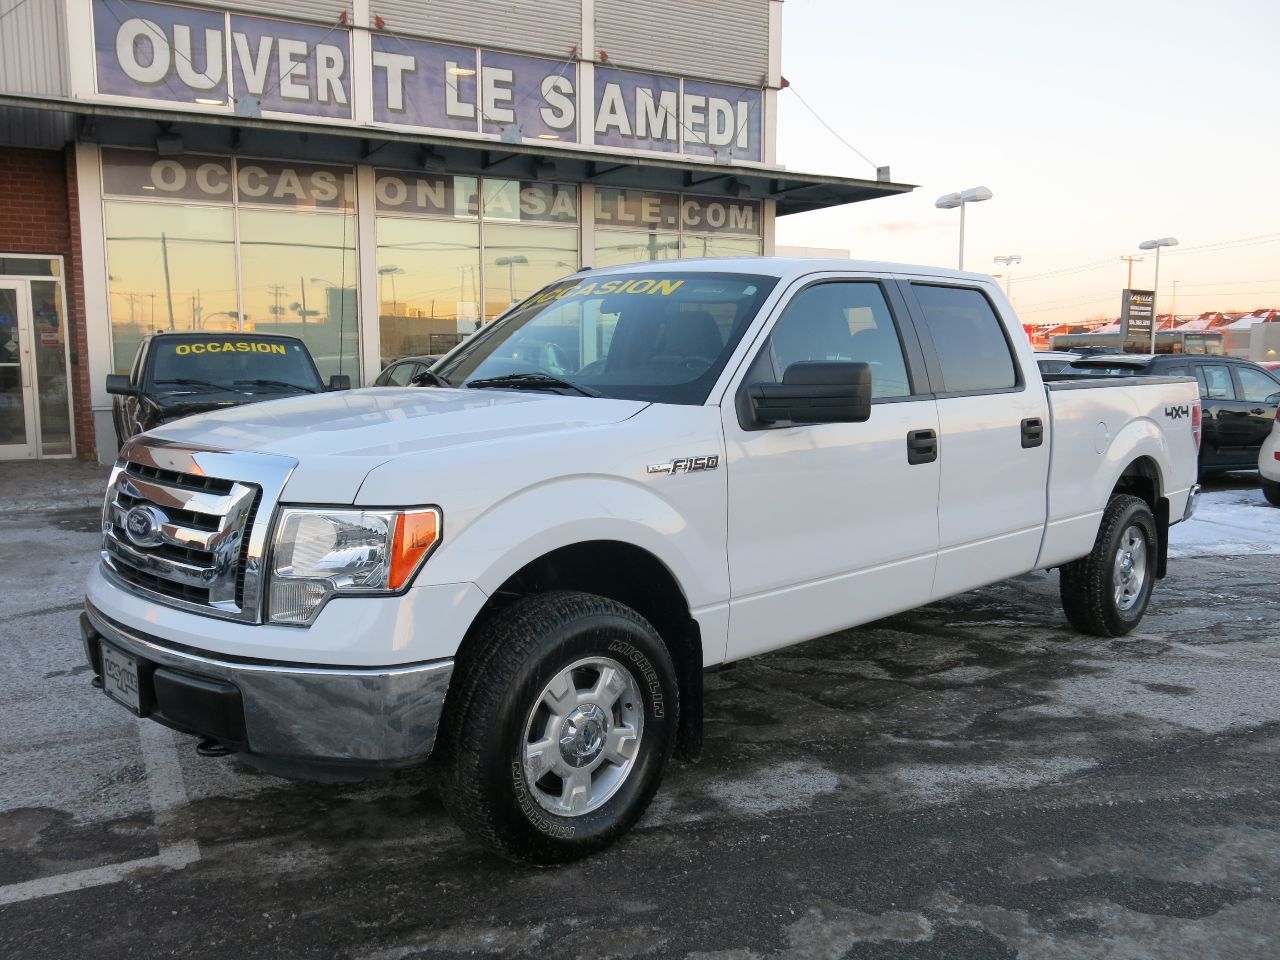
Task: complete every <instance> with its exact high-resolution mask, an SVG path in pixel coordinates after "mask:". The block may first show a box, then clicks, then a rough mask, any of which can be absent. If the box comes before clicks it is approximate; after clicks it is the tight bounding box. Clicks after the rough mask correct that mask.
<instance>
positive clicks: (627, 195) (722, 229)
mask: <svg viewBox="0 0 1280 960" xmlns="http://www.w3.org/2000/svg"><path fill="white" fill-rule="evenodd" d="M485 183H486V185H487V186H486V189H485V193H484V201H483V204H484V217H485V219H487V220H498V221H503V220H506V221H520V222H535V223H563V224H574V223H577V221H578V200H577V198H578V191H577V188H576V187H574V186H572V185H570V184H564V183H542V182H538V181H531V180H520V181H509V180H486V181H485ZM102 187H103V192H104V193H105V194H106V195H107V196H114V197H145V198H148V199H168V200H180V201H196V202H201V203H235V202H239V203H241V204H265V205H269V206H286V207H293V208H296V209H314V210H340V211H350V210H353V209H355V174H354V171H353V170H352V169H351V168H350V167H327V166H321V165H318V164H312V163H295V162H292V161H283V160H257V159H244V158H237V159H234V160H233V159H232V158H230V157H216V156H201V155H199V154H184V155H183V156H180V157H160V156H157V155H156V154H154V153H152V152H150V151H147V150H130V149H124V148H115V147H103V148H102ZM508 188H509V189H508ZM374 201H375V205H376V208H377V210H378V212H379V213H391V214H404V215H409V216H426V217H448V218H461V219H475V218H476V217H478V216H479V215H480V203H481V201H480V194H479V193H478V192H477V190H476V180H475V178H473V177H453V176H449V175H447V174H440V175H436V174H425V173H412V172H409V171H402V170H389V169H379V170H377V171H375V179H374ZM595 222H596V224H597V226H600V227H605V228H609V227H617V228H623V229H629V230H635V229H643V230H650V231H660V232H668V231H680V230H683V231H692V232H697V233H724V234H737V235H740V236H752V237H754V236H759V235H760V229H761V223H762V220H761V205H760V201H758V200H742V199H736V198H727V197H724V198H722V197H702V196H694V195H690V194H676V193H660V192H650V191H645V190H623V189H616V188H612V187H598V188H597V189H596V200H595Z"/></svg>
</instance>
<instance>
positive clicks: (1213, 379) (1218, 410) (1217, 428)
mask: <svg viewBox="0 0 1280 960" xmlns="http://www.w3.org/2000/svg"><path fill="white" fill-rule="evenodd" d="M1064 372H1065V373H1068V374H1071V375H1078V374H1079V373H1087V374H1089V375H1091V376H1121V377H1135V376H1138V377H1143V376H1153V377H1195V378H1196V381H1197V382H1198V383H1199V386H1200V401H1201V407H1202V410H1203V417H1204V423H1203V429H1204V440H1203V442H1202V443H1201V444H1200V478H1201V479H1204V478H1205V477H1210V476H1213V475H1215V474H1219V473H1224V472H1226V471H1228V470H1253V469H1256V468H1257V464H1258V451H1259V450H1260V449H1261V448H1262V442H1263V441H1264V440H1265V439H1266V438H1267V436H1268V435H1269V434H1270V433H1271V429H1272V424H1273V423H1274V422H1275V418H1276V409H1277V406H1278V405H1280V377H1278V376H1277V375H1276V374H1275V373H1272V372H1271V371H1270V370H1266V369H1264V368H1262V367H1260V366H1259V365H1258V364H1256V363H1252V362H1250V361H1248V360H1241V359H1239V358H1237V357H1213V356H1193V355H1189V354H1181V355H1178V354H1158V355H1156V356H1155V357H1152V356H1150V355H1144V354H1109V355H1106V356H1096V357H1083V358H1081V359H1079V360H1077V361H1076V362H1075V363H1073V364H1071V366H1070V367H1069V368H1068V369H1067V370H1066V371H1064Z"/></svg>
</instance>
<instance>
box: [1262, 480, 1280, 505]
mask: <svg viewBox="0 0 1280 960" xmlns="http://www.w3.org/2000/svg"><path fill="white" fill-rule="evenodd" d="M1262 495H1263V496H1264V497H1266V498H1267V503H1269V504H1271V505H1272V506H1273V507H1280V483H1276V481H1274V480H1268V479H1267V478H1266V477H1263V478H1262Z"/></svg>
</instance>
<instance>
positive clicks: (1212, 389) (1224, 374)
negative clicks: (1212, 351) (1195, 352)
mask: <svg viewBox="0 0 1280 960" xmlns="http://www.w3.org/2000/svg"><path fill="white" fill-rule="evenodd" d="M1196 379H1197V380H1199V381H1200V396H1202V397H1204V398H1205V399H1206V400H1234V399H1235V398H1236V392H1235V388H1234V387H1233V386H1232V384H1231V371H1230V370H1228V369H1227V367H1226V365H1225V364H1221V363H1206V364H1202V365H1201V366H1199V367H1196Z"/></svg>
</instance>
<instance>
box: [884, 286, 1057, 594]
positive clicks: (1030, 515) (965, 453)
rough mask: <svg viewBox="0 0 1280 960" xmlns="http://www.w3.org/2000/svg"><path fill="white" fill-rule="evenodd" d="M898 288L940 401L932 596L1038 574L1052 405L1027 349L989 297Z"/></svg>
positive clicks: (960, 290) (963, 290)
mask: <svg viewBox="0 0 1280 960" xmlns="http://www.w3.org/2000/svg"><path fill="white" fill-rule="evenodd" d="M900 287H901V289H902V291H903V295H904V296H905V297H906V298H907V299H908V302H909V303H911V304H912V306H913V310H914V313H915V317H916V327H917V329H919V331H920V339H921V345H922V347H923V349H924V353H925V362H926V364H927V366H928V369H929V378H930V381H931V382H932V384H933V389H934V395H935V397H936V398H937V403H938V434H939V437H938V442H939V462H940V464H941V467H942V472H941V477H940V488H939V499H938V566H937V572H936V574H935V576H934V585H933V596H934V597H946V596H950V595H951V594H954V593H960V592H962V591H964V590H969V589H972V588H974V587H977V586H981V585H982V584H986V583H992V582H994V581H997V580H1002V579H1004V578H1005V577H1011V576H1016V575H1017V574H1020V573H1026V572H1027V571H1028V570H1031V569H1033V568H1034V566H1035V562H1036V557H1037V556H1038V554H1039V551H1040V541H1041V538H1042V536H1043V534H1044V523H1045V517H1046V509H1047V507H1046V499H1047V487H1048V477H1049V406H1048V401H1047V399H1046V397H1045V394H1044V389H1043V387H1042V385H1041V381H1040V374H1039V371H1038V370H1037V368H1036V366H1035V363H1034V361H1033V360H1032V355H1031V348H1030V345H1028V344H1026V343H1025V342H1023V343H1021V344H1019V347H1020V348H1021V349H1019V348H1016V347H1015V341H1014V339H1013V335H1012V333H1011V329H1012V326H1013V325H1012V324H1010V325H1008V326H1006V324H1005V323H1004V322H1003V321H1002V320H1001V318H1000V314H999V312H998V311H997V309H996V307H995V305H994V303H993V301H992V296H993V295H994V294H993V292H992V291H987V290H984V289H982V288H981V287H980V286H979V285H976V284H975V285H966V284H964V283H963V282H962V281H946V280H933V279H931V280H928V281H924V280H904V281H902V282H901V283H900ZM1019 335H1021V334H1020V333H1019Z"/></svg>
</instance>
